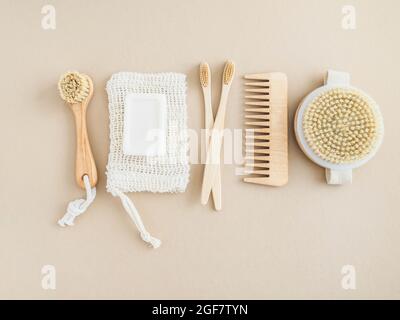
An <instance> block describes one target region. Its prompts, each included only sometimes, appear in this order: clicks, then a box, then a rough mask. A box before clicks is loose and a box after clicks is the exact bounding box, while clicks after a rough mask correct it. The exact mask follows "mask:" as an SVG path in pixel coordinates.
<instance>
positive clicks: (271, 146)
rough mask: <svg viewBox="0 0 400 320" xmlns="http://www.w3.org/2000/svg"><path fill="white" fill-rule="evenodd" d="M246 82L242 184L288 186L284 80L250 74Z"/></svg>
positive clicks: (272, 75)
mask: <svg viewBox="0 0 400 320" xmlns="http://www.w3.org/2000/svg"><path fill="white" fill-rule="evenodd" d="M245 79H247V80H251V81H250V82H246V93H247V94H246V96H245V98H246V102H245V105H246V109H245V113H246V115H245V119H246V121H245V124H246V126H247V129H246V157H245V161H246V162H245V174H247V175H248V176H247V177H245V178H244V181H245V182H249V183H256V184H262V185H269V186H276V187H278V186H283V185H285V184H286V183H287V182H288V124H287V122H288V108H287V86H288V85H287V77H286V75H285V74H283V73H279V72H273V73H262V74H249V75H246V76H245Z"/></svg>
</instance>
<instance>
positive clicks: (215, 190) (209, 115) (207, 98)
mask: <svg viewBox="0 0 400 320" xmlns="http://www.w3.org/2000/svg"><path fill="white" fill-rule="evenodd" d="M203 94H204V108H205V109H204V111H205V125H204V128H205V130H206V133H205V134H206V148H208V147H209V143H210V135H211V130H212V128H213V126H214V116H213V110H212V104H211V88H210V86H208V87H206V88H204V87H203ZM206 150H207V149H206ZM218 166H219V168H218V172H217V175H216V177H215V180H214V183H213V186H212V189H211V191H212V195H213V199H214V207H215V210H217V211H220V210H222V194H221V193H222V186H221V168H220V165H218Z"/></svg>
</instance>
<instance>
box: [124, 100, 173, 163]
mask: <svg viewBox="0 0 400 320" xmlns="http://www.w3.org/2000/svg"><path fill="white" fill-rule="evenodd" d="M166 152H167V100H166V97H165V95H163V94H135V93H130V94H128V95H126V96H125V110H124V132H123V153H124V154H126V155H134V156H163V155H165V154H166Z"/></svg>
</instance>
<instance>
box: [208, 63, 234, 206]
mask: <svg viewBox="0 0 400 320" xmlns="http://www.w3.org/2000/svg"><path fill="white" fill-rule="evenodd" d="M234 75H235V65H234V63H233V62H232V61H228V62H227V63H226V64H225V68H224V74H223V76H222V92H221V99H220V103H219V107H218V112H217V116H216V118H215V122H214V126H213V130H212V133H211V139H210V143H209V147H208V149H207V160H206V167H205V169H204V176H203V186H202V190H201V203H202V204H206V203H207V202H208V198H209V196H210V192H211V189H212V186H213V184H214V181H215V179H216V177H217V175H218V171H219V164H220V156H221V145H222V138H223V137H222V136H223V129H224V124H225V113H226V104H227V101H228V95H229V90H230V88H231V84H232V81H233V78H234Z"/></svg>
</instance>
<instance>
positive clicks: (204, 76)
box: [200, 62, 210, 88]
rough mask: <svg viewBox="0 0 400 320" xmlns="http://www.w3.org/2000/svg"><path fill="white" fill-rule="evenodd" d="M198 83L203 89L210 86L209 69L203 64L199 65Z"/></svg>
mask: <svg viewBox="0 0 400 320" xmlns="http://www.w3.org/2000/svg"><path fill="white" fill-rule="evenodd" d="M200 83H201V85H202V86H203V87H204V88H206V87H208V86H209V84H210V67H209V66H208V64H207V63H205V62H203V63H202V64H200Z"/></svg>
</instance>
